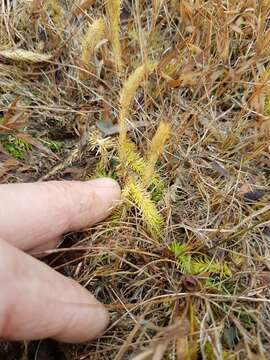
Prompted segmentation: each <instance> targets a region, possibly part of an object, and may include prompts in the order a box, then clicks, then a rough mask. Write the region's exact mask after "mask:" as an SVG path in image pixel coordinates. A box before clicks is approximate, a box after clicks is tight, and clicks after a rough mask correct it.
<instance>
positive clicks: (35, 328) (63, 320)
mask: <svg viewBox="0 0 270 360" xmlns="http://www.w3.org/2000/svg"><path fill="white" fill-rule="evenodd" d="M0 288H1V292H0V338H2V339H3V338H4V339H5V340H35V339H42V338H46V337H51V338H54V339H56V340H59V341H64V342H82V341H87V340H91V339H92V338H94V337H96V336H98V335H100V334H101V333H102V332H103V330H104V329H105V327H106V326H107V324H108V313H107V311H106V310H105V308H104V306H103V305H102V304H100V303H99V302H98V301H97V300H96V299H95V298H94V296H93V295H91V294H90V293H89V292H88V291H87V290H86V289H84V288H83V287H82V286H80V285H79V284H77V283H76V282H75V281H73V280H71V279H68V278H66V277H64V276H63V275H61V274H59V273H57V272H56V271H54V270H53V269H51V268H50V267H49V266H47V265H46V264H44V263H41V262H40V261H38V260H37V259H35V258H32V257H31V256H30V255H28V254H25V253H23V252H22V251H21V250H19V249H16V248H15V247H13V246H11V245H9V244H8V243H6V242H5V241H3V240H0Z"/></svg>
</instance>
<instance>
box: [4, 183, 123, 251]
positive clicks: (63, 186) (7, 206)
mask: <svg viewBox="0 0 270 360" xmlns="http://www.w3.org/2000/svg"><path fill="white" fill-rule="evenodd" d="M119 198H120V189H119V186H118V184H117V183H116V181H114V180H112V179H108V178H106V179H98V180H93V181H87V182H80V181H50V182H44V183H33V184H6V185H1V186H0V199H1V201H0V237H1V238H2V239H4V240H6V241H8V242H10V243H11V244H13V245H14V246H16V247H19V248H20V249H23V250H28V249H33V248H35V247H39V246H41V245H44V244H46V243H47V242H49V241H53V240H55V239H57V238H58V237H59V236H60V235H61V234H63V233H65V232H68V231H73V230H79V229H82V228H85V227H87V226H90V225H93V224H94V223H96V222H98V221H100V220H103V219H104V218H105V217H106V216H108V215H109V214H110V212H111V209H112V207H113V206H114V204H115V202H116V200H119Z"/></svg>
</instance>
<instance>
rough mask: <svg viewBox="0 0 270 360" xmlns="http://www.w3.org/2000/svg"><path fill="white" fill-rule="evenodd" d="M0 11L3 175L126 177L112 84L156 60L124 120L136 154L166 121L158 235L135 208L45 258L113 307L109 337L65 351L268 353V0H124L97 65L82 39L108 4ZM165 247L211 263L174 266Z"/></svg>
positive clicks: (117, 88) (11, 6)
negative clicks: (178, 247)
mask: <svg viewBox="0 0 270 360" xmlns="http://www.w3.org/2000/svg"><path fill="white" fill-rule="evenodd" d="M44 4H45V5H46V6H45V5H44ZM0 6H1V12H2V13H1V20H0V21H1V22H0V46H1V48H0V76H1V77H0V106H1V109H0V110H1V111H2V118H1V119H0V121H1V122H0V140H1V144H2V145H1V144H0V161H1V163H0V178H1V182H21V181H33V180H39V179H41V178H43V179H48V178H51V179H63V178H64V179H86V178H89V177H93V176H97V175H100V174H101V175H102V174H103V175H104V174H110V175H112V176H114V177H116V178H118V180H119V181H120V182H122V185H123V186H124V185H125V184H124V179H123V177H122V176H120V175H119V163H118V160H117V150H116V147H117V138H118V126H117V118H118V110H119V107H118V104H119V94H120V92H121V88H122V84H123V82H124V80H125V79H127V78H128V76H129V75H130V74H131V73H132V72H133V71H134V70H135V69H136V68H138V67H139V66H140V65H142V64H145V63H146V61H150V62H153V63H157V64H158V65H157V66H156V70H155V71H154V72H153V73H152V74H151V75H149V76H148V78H145V81H144V82H143V84H142V86H141V88H140V89H139V90H138V91H137V93H136V96H135V101H134V103H133V105H132V106H130V108H129V114H128V115H125V116H128V122H127V130H128V134H129V136H130V138H131V139H132V141H133V142H134V144H135V145H136V149H137V151H138V154H137V160H138V161H141V160H142V157H143V156H145V155H147V149H148V148H149V146H150V141H151V139H152V138H153V135H154V133H155V130H156V129H157V127H158V125H159V123H160V121H161V120H165V121H166V122H168V123H169V124H170V126H171V128H172V133H171V135H170V142H169V144H168V145H167V147H166V149H165V150H164V151H163V153H162V157H161V158H160V159H159V161H158V166H157V167H156V173H157V175H158V177H159V178H160V179H161V180H162V189H159V191H158V194H157V191H156V189H154V187H153V188H152V189H151V188H150V189H148V191H152V201H153V203H155V206H156V208H157V209H158V212H159V214H160V215H162V216H163V218H164V219H165V222H164V226H163V227H164V228H163V236H162V239H161V240H160V239H157V238H155V237H153V236H152V235H151V233H149V232H148V230H147V227H146V226H145V223H144V219H143V218H142V217H141V214H140V211H139V210H138V209H136V207H134V206H132V204H129V205H126V206H124V207H122V208H121V209H120V211H118V212H116V214H115V215H114V216H113V217H112V218H111V219H109V220H108V221H107V222H104V223H102V224H99V225H98V226H96V227H95V228H94V229H91V230H89V231H85V232H84V233H83V234H80V235H74V234H71V235H69V236H67V243H71V244H72V246H71V247H70V248H69V247H66V248H61V249H58V250H56V251H55V252H54V253H55V254H56V255H54V257H53V258H52V259H51V258H50V262H51V265H52V266H54V267H55V268H56V269H58V270H60V271H62V272H63V273H65V274H68V275H71V276H73V277H74V278H75V279H76V280H77V281H78V282H79V283H81V284H82V285H83V286H85V287H86V288H88V289H89V290H90V291H92V292H94V293H95V295H96V296H97V297H98V299H100V300H101V301H103V302H105V303H106V304H107V306H108V308H109V309H110V310H111V318H112V321H111V325H110V327H109V329H108V330H107V331H106V333H105V335H104V336H103V337H102V338H100V339H98V340H96V341H94V342H91V343H89V344H86V345H82V346H65V347H64V348H63V350H62V351H63V352H64V353H65V356H66V359H81V360H82V359H117V360H120V359H134V360H135V359H136V360H143V359H153V360H157V359H175V360H180V359H201V358H203V359H267V358H269V351H270V335H269V334H270V300H269V295H270V294H269V284H270V273H269V269H270V261H269V250H270V206H269V199H270V197H269V190H270V170H269V168H270V148H269V138H270V126H269V124H270V117H269V116H270V111H269V96H270V87H269V86H270V71H269V70H270V68H269V55H270V25H269V24H270V2H269V1H267V0H257V1H256V0H226V1H222V0H220V1H214V0H208V1H205V0H182V1H178V0H171V1H169V0H168V1H164V0H152V1H140V0H134V1H128V0H126V1H123V3H122V7H121V23H120V30H119V31H118V29H117V26H118V25H117V19H115V30H114V34H117V33H118V32H119V34H120V44H119V43H118V40H115V41H116V42H115V44H114V45H113V46H112V47H111V44H110V42H111V39H109V37H110V36H108V35H107V37H108V38H105V39H104V40H102V41H100V42H99V43H98V44H97V45H96V44H95V61H91V68H89V69H91V70H89V69H87V68H85V67H82V66H81V65H80V56H81V52H82V49H81V39H83V38H84V36H85V33H86V31H87V29H88V28H89V24H92V23H93V21H94V20H95V19H99V18H104V19H106V16H107V15H106V4H105V1H89V0H85V1H81V3H79V2H76V3H75V2H73V1H72V0H63V1H61V2H60V1H59V2H58V1H47V0H46V1H43V2H42V1H39V0H33V1H32V2H31V1H30V0H29V1H27V0H24V1H23V0H17V1H16V0H14V1H11V0H6V1H4V2H2V3H1V5H0ZM63 14H64V15H63ZM106 23H107V24H109V23H110V21H108V19H107V21H106ZM90 28H91V27H90ZM110 30H112V29H107V34H112V31H110ZM120 46H121V58H120V53H119V52H118V55H117V51H118V50H119V49H120ZM15 49H20V51H21V52H20V51H19V52H18V50H16V51H15ZM117 49H118V50H117ZM6 50H9V53H8V54H9V56H4V55H3V53H4V54H5V51H6ZM10 50H13V51H15V52H14V53H13V56H12V55H10ZM22 50H23V51H29V53H25V52H23V53H24V54H25V56H24V58H23V57H21V59H18V58H16V56H17V57H18V54H20V53H22ZM91 51H92V50H91ZM112 51H114V53H112ZM119 51H120V50H119ZM30 52H31V53H30ZM33 52H34V53H36V54H37V55H36V57H37V56H38V54H43V55H44V54H47V55H48V56H45V57H44V58H43V59H41V60H40V61H38V62H37V61H31V59H29V55H30V54H33ZM1 53H2V55H1ZM117 56H118V58H116V57H117ZM36 57H34V58H35V59H36ZM120 62H121V66H120ZM115 63H116V64H118V65H117V66H115ZM119 68H121V72H120V71H119ZM82 72H85V74H86V75H87V76H85V80H83V79H82V77H81V76H80V74H81V73H82ZM131 100H132V99H131ZM267 105H268V106H267ZM108 136H109V137H108ZM11 154H12V155H13V156H12V155H11ZM14 156H15V157H16V158H14ZM52 168H53V170H51V169H52ZM173 243H174V244H175V243H179V244H185V249H186V250H185V251H186V252H185V254H184V256H185V259H193V258H198V259H201V261H204V262H205V263H207V264H208V265H207V266H206V265H205V264H203V265H202V266H201V264H200V267H199V269H200V270H199V273H197V272H196V274H194V273H192V270H190V271H188V270H187V271H183V267H181V266H178V265H179V264H178V262H177V259H176V257H175V254H174V252H173V251H172V249H173V248H172V246H171V244H173ZM170 249H171V250H170ZM180 255H181V256H182V255H183V254H181V253H180ZM182 260H183V258H182ZM211 264H212V265H211ZM213 264H221V265H222V264H223V265H226V266H228V269H229V270H230V271H229V272H228V274H227V276H225V275H224V274H222V273H221V272H217V271H214V268H213ZM211 266H212V268H211ZM186 269H191V268H188V267H186ZM230 273H231V274H230Z"/></svg>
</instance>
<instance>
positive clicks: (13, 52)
mask: <svg viewBox="0 0 270 360" xmlns="http://www.w3.org/2000/svg"><path fill="white" fill-rule="evenodd" d="M0 56H2V57H4V58H6V59H8V60H14V61H26V62H30V63H40V62H47V61H49V60H50V59H51V58H52V55H51V54H41V53H38V52H34V51H30V50H24V49H6V50H1V51H0Z"/></svg>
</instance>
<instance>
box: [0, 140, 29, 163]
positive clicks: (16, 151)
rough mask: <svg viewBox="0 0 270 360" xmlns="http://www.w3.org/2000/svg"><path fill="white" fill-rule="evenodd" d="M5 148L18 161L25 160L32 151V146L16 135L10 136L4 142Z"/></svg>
mask: <svg viewBox="0 0 270 360" xmlns="http://www.w3.org/2000/svg"><path fill="white" fill-rule="evenodd" d="M3 147H4V149H5V150H6V151H7V152H8V153H9V154H10V155H12V156H13V157H14V158H15V159H17V160H24V159H25V157H26V155H27V153H28V151H30V150H31V149H32V146H31V145H29V144H28V143H27V142H25V141H24V140H22V139H20V138H18V137H17V136H15V135H8V136H7V138H6V140H4V141H3Z"/></svg>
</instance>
